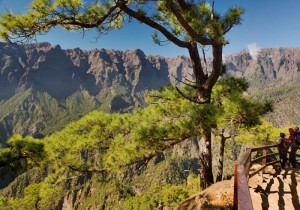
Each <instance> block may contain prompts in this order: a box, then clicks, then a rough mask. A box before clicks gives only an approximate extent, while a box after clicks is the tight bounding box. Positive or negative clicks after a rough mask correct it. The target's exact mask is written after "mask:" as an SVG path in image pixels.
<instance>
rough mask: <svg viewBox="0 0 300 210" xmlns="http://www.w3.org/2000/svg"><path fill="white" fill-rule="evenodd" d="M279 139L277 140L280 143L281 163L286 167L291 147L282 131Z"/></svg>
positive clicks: (282, 166)
mask: <svg viewBox="0 0 300 210" xmlns="http://www.w3.org/2000/svg"><path fill="white" fill-rule="evenodd" d="M279 136H280V137H279V139H278V140H277V143H278V144H279V145H278V151H279V157H280V164H281V168H282V169H284V168H285V164H286V162H287V151H288V149H289V147H288V142H287V141H286V139H285V134H284V133H280V135H279Z"/></svg>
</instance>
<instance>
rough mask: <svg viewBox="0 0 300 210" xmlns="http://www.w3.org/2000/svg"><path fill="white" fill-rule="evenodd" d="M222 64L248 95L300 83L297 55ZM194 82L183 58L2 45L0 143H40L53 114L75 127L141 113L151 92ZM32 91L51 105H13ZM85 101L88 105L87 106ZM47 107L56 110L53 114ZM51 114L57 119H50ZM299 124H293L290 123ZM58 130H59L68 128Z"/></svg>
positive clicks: (238, 57)
mask: <svg viewBox="0 0 300 210" xmlns="http://www.w3.org/2000/svg"><path fill="white" fill-rule="evenodd" d="M224 63H225V65H226V66H227V71H226V76H235V77H246V78H247V79H248V80H249V81H250V84H251V85H250V88H249V93H248V94H252V93H255V92H257V91H260V90H264V91H266V90H270V91H271V90H274V88H276V87H281V86H290V87H293V85H295V84H296V83H297V81H298V80H299V79H300V48H266V49H261V50H260V51H259V53H258V54H257V57H252V56H251V55H250V54H249V53H248V52H247V51H241V52H239V53H236V54H233V55H230V56H226V57H225V62H224ZM203 66H204V68H207V71H209V69H210V68H211V58H210V57H207V66H205V63H204V62H203ZM192 77H193V76H192V64H191V61H190V60H189V58H187V57H185V56H176V57H171V58H164V57H162V56H158V55H145V54H144V52H143V51H142V50H140V49H137V50H126V51H119V50H108V49H94V50H81V49H79V48H74V49H67V50H63V49H61V47H60V46H59V45H55V46H53V45H51V44H49V43H47V42H44V43H37V44H29V45H15V44H14V45H13V44H7V43H1V42H0V89H1V90H2V91H0V109H1V110H2V114H1V112H0V129H1V131H2V132H1V133H2V139H4V141H5V139H7V138H8V137H9V136H11V135H12V134H13V133H20V134H22V135H35V136H44V135H47V134H49V133H51V132H50V131H47V132H46V131H45V129H46V128H47V127H49V126H50V127H53V126H54V125H53V124H51V123H50V124H51V125H50V124H49V123H48V122H47V121H49V120H48V119H49V115H50V116H51V115H52V116H57V117H58V119H63V118H64V117H63V116H72V117H70V119H72V120H77V119H79V118H80V117H81V116H83V115H84V114H86V113H88V112H90V111H92V110H95V109H100V110H104V111H121V110H126V109H127V110H128V109H131V107H133V106H143V105H144V96H145V95H146V94H147V93H148V92H149V91H151V90H153V89H159V88H161V87H164V86H166V85H168V84H170V83H171V84H175V85H180V81H181V80H183V81H188V80H192V79H193V78H192ZM296 86H297V85H296ZM30 88H32V90H34V93H35V94H39V96H40V97H46V95H47V97H46V98H47V100H48V102H47V103H49V104H50V105H47V104H45V103H44V104H43V105H40V103H41V100H39V99H38V98H37V97H34V96H33V95H31V96H28V97H31V98H34V99H35V101H34V100H29V99H28V100H27V105H26V104H23V102H21V101H22V100H20V101H19V99H17V98H16V94H20V95H22V93H25V92H26V91H27V90H29V89H30ZM294 92H296V93H295V94H298V92H297V91H294ZM45 94H46V95H45ZM18 96H19V95H18ZM13 97H15V98H14V99H13ZM259 97H262V98H264V97H266V96H259ZM9 100H10V101H11V102H12V101H15V103H10V108H8V106H7V105H6V108H5V106H4V104H5V102H6V101H9ZM85 100H87V103H88V104H85ZM28 101H31V102H28ZM71 101H72V102H71ZM296 101H297V100H296ZM67 102H69V106H68V105H66V103H67ZM28 103H31V104H30V105H28ZM291 103H292V102H291ZM47 106H48V107H47ZM29 107H31V109H32V110H35V109H34V108H36V107H40V108H39V109H36V110H39V111H38V112H37V111H35V112H31V114H29V113H30V109H28V108H29ZM49 107H52V108H51V110H49ZM71 107H73V108H71ZM49 111H52V112H53V113H52V114H49ZM5 112H7V113H5ZM280 112H281V111H280ZM20 113H25V114H24V115H23V114H20ZM33 114H36V115H39V116H36V121H32V120H31V121H30V120H28V119H27V118H28V116H30V115H33ZM22 115H23V117H20V116H22ZM26 116H27V117H26ZM47 116H48V117H47ZM283 116H284V114H283ZM283 116H281V117H279V118H280V119H282V118H283ZM297 116H298V113H297ZM299 116H300V113H299ZM275 118H276V117H272V116H271V117H270V119H273V120H275V124H276V125H277V126H282V125H283V123H282V122H280V121H282V120H277V121H278V122H276V119H275ZM29 121H30V122H31V125H29V124H30V123H29ZM298 122H299V120H297V119H295V120H292V121H291V122H286V123H298ZM16 124H18V125H19V126H16ZM54 124H56V123H54ZM54 127H56V129H61V128H62V127H63V125H61V126H54ZM50 130H51V129H50ZM52 130H53V129H52ZM34 131H35V132H34ZM2 143H3V141H2Z"/></svg>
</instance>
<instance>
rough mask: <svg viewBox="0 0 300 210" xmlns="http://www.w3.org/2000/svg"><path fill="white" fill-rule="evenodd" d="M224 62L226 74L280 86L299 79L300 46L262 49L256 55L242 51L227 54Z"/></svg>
mask: <svg viewBox="0 0 300 210" xmlns="http://www.w3.org/2000/svg"><path fill="white" fill-rule="evenodd" d="M225 63H226V65H227V68H228V71H227V73H228V75H230V76H243V77H246V78H247V79H249V80H259V81H261V82H263V83H264V85H266V86H272V85H273V86H274V84H276V86H280V85H283V84H286V83H290V82H295V81H298V80H299V79H300V48H294V49H292V48H289V49H287V48H277V49H274V48H268V49H262V50H260V52H259V54H258V55H257V57H253V56H251V55H250V54H249V53H248V52H246V51H242V52H240V53H237V54H234V55H230V56H227V57H226V58H225ZM252 88H254V87H252Z"/></svg>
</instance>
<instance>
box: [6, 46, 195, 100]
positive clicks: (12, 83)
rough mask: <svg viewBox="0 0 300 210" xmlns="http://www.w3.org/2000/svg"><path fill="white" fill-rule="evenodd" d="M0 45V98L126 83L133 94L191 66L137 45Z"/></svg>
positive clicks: (93, 90)
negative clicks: (112, 47)
mask: <svg viewBox="0 0 300 210" xmlns="http://www.w3.org/2000/svg"><path fill="white" fill-rule="evenodd" d="M0 49H1V51H0V58H1V60H0V69H1V74H0V81H1V82H0V88H1V89H2V90H4V91H1V93H0V100H3V99H8V98H10V97H12V96H13V95H14V94H15V93H17V92H20V91H24V90H26V89H28V88H29V87H33V88H35V89H38V90H42V91H46V92H49V93H50V95H52V96H54V97H55V98H58V99H59V98H66V97H68V96H70V95H71V94H72V93H74V92H76V91H78V90H86V91H88V93H89V94H90V95H96V94H98V93H99V92H100V91H101V90H102V89H105V88H110V87H111V86H113V85H114V84H119V85H122V86H126V87H127V88H128V90H129V92H130V93H131V94H132V95H135V93H137V92H143V91H145V90H151V89H157V88H159V87H162V86H165V85H167V84H169V83H170V81H171V80H174V79H173V78H172V77H171V75H172V74H173V75H174V76H179V77H181V72H182V69H185V71H186V70H189V69H190V63H189V61H188V59H186V58H184V57H176V58H171V59H166V58H163V57H159V56H146V55H145V54H144V53H143V52H142V51H141V50H128V51H123V52H122V51H114V50H105V49H101V50H91V51H84V50H81V49H79V48H76V49H72V50H62V49H61V48H60V46H51V45H50V44H49V43H39V44H32V45H26V46H18V45H10V44H5V43H0ZM169 70H170V71H169Z"/></svg>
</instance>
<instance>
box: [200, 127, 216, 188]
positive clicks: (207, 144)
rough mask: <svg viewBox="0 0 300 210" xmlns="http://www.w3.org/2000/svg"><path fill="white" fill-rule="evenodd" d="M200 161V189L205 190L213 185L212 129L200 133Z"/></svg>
mask: <svg viewBox="0 0 300 210" xmlns="http://www.w3.org/2000/svg"><path fill="white" fill-rule="evenodd" d="M200 133H201V138H200V140H199V160H200V169H199V171H200V189H201V190H204V189H206V188H207V187H209V186H210V185H212V184H213V182H214V178H213V173H212V154H211V129H208V130H202V131H200Z"/></svg>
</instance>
